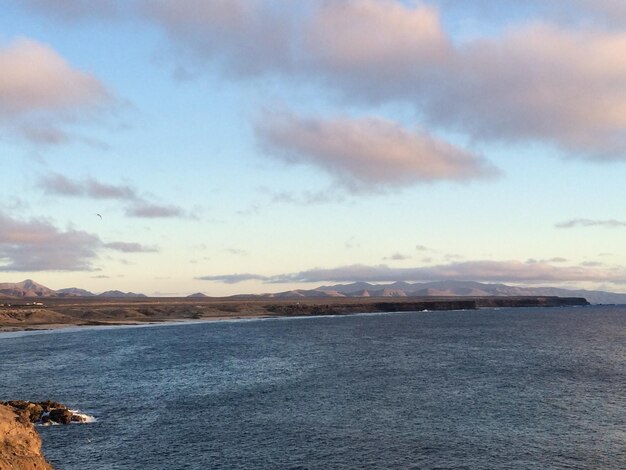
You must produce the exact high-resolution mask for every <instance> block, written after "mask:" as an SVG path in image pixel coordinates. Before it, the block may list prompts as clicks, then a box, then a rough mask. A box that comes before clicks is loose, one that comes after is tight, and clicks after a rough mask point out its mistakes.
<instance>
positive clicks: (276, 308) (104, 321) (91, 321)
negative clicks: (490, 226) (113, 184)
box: [0, 296, 588, 331]
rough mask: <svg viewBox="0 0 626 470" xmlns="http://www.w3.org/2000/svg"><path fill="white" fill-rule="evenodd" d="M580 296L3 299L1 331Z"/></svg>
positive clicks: (554, 301)
mask: <svg viewBox="0 0 626 470" xmlns="http://www.w3.org/2000/svg"><path fill="white" fill-rule="evenodd" d="M583 305H588V302H587V301H586V300H585V299H584V298H581V297H551V296H523V297H496V296H494V297H402V298H389V297H384V298H374V297H366V298H333V299H328V298H324V299H310V298H305V299H301V300H293V299H289V300H281V299H271V298H267V299H263V298H255V299H251V300H242V299H232V298H178V297H176V298H161V297H158V298H147V297H142V298H120V299H116V298H93V297H66V298H45V299H37V300H35V301H33V300H31V299H1V298H0V331H18V330H29V329H52V328H62V327H69V326H98V325H103V326H106V325H128V324H145V323H160V322H172V321H186V320H187V321H188V320H232V319H246V318H267V317H296V316H316V315H350V314H355V313H376V312H421V311H425V310H427V311H443V310H475V309H479V308H496V307H558V306H583Z"/></svg>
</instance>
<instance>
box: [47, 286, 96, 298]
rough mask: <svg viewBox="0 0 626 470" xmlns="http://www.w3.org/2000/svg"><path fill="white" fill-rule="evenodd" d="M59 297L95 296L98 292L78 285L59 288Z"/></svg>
mask: <svg viewBox="0 0 626 470" xmlns="http://www.w3.org/2000/svg"><path fill="white" fill-rule="evenodd" d="M56 292H57V295H58V296H59V297H95V295H96V294H94V293H93V292H89V291H88V290H85V289H79V288H78V287H68V288H67V289H59V290H57V291H56Z"/></svg>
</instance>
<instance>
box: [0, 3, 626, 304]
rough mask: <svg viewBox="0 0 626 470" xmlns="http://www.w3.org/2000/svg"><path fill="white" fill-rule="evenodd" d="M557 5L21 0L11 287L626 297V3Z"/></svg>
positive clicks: (11, 141)
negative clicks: (581, 291)
mask: <svg viewBox="0 0 626 470" xmlns="http://www.w3.org/2000/svg"><path fill="white" fill-rule="evenodd" d="M549 3H550V5H549V6H546V2H539V1H536V2H535V1H529V2H524V5H523V7H520V2H513V1H511V2H508V1H501V0H497V1H496V0H470V1H465V2H453V1H445V0H439V1H434V0H433V1H399V0H303V1H302V2H293V1H288V0H248V1H244V0H228V1H226V0H203V1H201V0H179V1H177V2H166V1H159V0H131V1H116V0H100V1H86V0H23V1H11V2H7V4H6V5H3V14H2V15H1V17H0V159H1V160H2V163H3V164H2V174H3V184H2V185H1V186H0V282H2V281H7V282H12V281H18V280H22V279H25V278H32V279H35V280H37V281H39V282H41V283H43V284H45V285H47V286H49V287H51V288H55V289H58V288H64V287H71V286H77V287H82V288H86V289H89V290H92V291H94V292H101V291H105V290H109V289H121V290H125V291H140V292H144V293H146V294H149V295H186V294H189V293H193V292H198V291H201V292H205V293H207V294H209V295H228V294H234V293H241V292H270V291H280V290H287V289H291V288H296V287H303V288H311V287H315V286H317V285H320V284H328V283H332V282H344V281H350V280H367V281H372V282H385V281H389V280H392V279H394V280H395V279H397V280H406V281H425V280H440V279H468V280H477V281H489V282H504V283H510V284H521V285H533V286H536V285H558V286H564V287H585V288H602V289H607V290H612V291H619V292H626V268H625V266H626V253H625V252H624V249H623V240H624V234H625V233H626V214H625V213H624V209H623V203H624V201H625V200H626V189H625V186H624V185H623V179H624V176H625V174H626V171H625V170H626V167H625V165H624V163H625V161H626V59H625V57H626V6H624V5H623V4H622V3H621V2H615V1H611V0H605V1H592V0H575V1H567V2H566V1H565V0H563V1H560V0H557V1H555V2H549ZM96 214H101V215H102V219H100V217H98V216H97V215H96Z"/></svg>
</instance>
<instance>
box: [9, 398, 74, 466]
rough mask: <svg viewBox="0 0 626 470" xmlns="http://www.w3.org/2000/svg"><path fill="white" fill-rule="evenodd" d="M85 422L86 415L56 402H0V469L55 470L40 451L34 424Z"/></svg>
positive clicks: (39, 439)
mask: <svg viewBox="0 0 626 470" xmlns="http://www.w3.org/2000/svg"><path fill="white" fill-rule="evenodd" d="M84 422H86V418H85V416H83V415H81V414H79V413H76V412H74V411H72V410H70V409H69V408H68V407H67V406H65V405H63V404H61V403H57V402H54V401H41V402H31V401H25V400H11V401H0V469H2V470H5V469H6V470H9V469H16V470H17V469H19V470H52V469H53V467H52V465H51V464H50V463H49V462H47V461H46V459H45V457H44V455H43V454H42V452H41V438H40V437H39V434H38V433H37V430H36V429H35V424H38V425H44V426H45V425H51V424H72V423H84Z"/></svg>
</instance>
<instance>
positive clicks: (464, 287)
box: [235, 281, 626, 304]
mask: <svg viewBox="0 0 626 470" xmlns="http://www.w3.org/2000/svg"><path fill="white" fill-rule="evenodd" d="M515 296H556V297H584V298H586V299H587V300H588V301H589V303H592V304H626V294H618V293H614V292H605V291H591V290H582V289H576V290H572V289H562V288H558V287H519V286H508V285H505V284H487V283H482V282H474V281H434V282H420V283H409V282H404V281H398V282H394V283H392V284H371V283H368V282H355V283H351V284H336V285H330V286H320V287H317V288H315V289H311V290H302V289H298V290H290V291H286V292H279V293H276V294H266V295H264V296H262V297H271V298H281V299H298V298H323V297H515ZM235 297H247V298H252V297H253V296H249V295H248V296H235Z"/></svg>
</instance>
